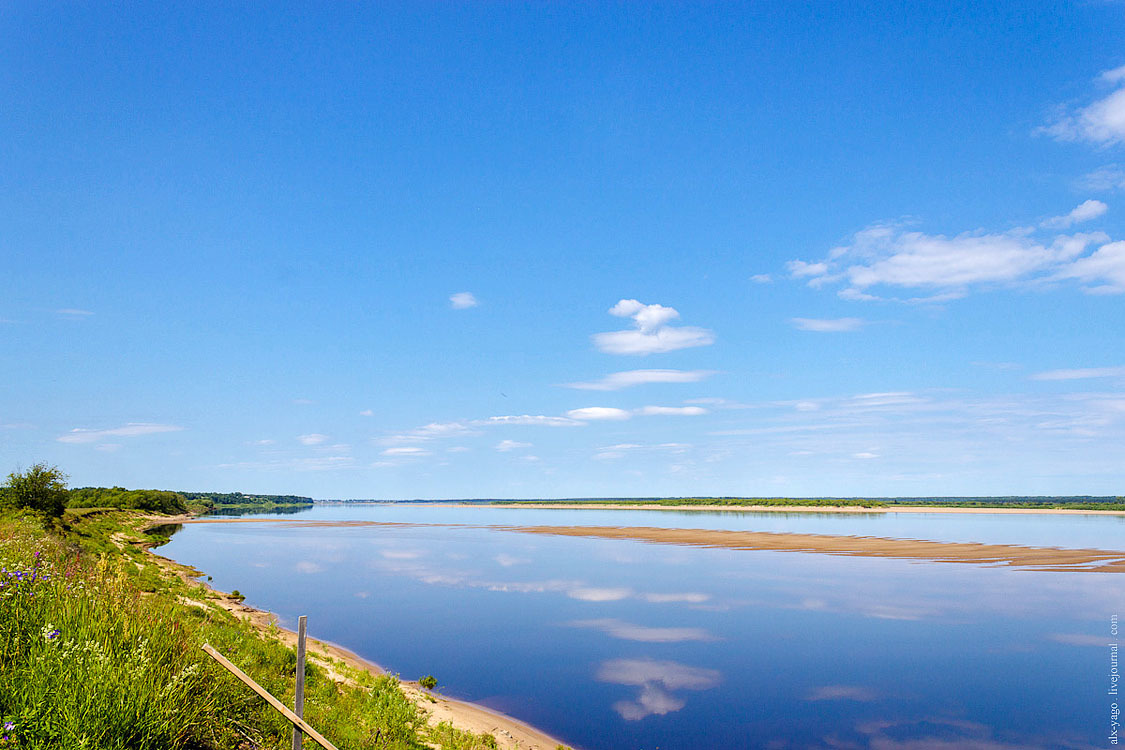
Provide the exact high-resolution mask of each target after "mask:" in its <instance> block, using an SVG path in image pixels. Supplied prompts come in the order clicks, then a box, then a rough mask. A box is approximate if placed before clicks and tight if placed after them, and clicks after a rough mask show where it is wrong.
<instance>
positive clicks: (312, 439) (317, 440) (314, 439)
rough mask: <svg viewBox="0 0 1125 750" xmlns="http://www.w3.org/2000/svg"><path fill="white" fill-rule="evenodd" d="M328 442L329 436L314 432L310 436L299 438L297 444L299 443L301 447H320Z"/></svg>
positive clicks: (300, 436)
mask: <svg viewBox="0 0 1125 750" xmlns="http://www.w3.org/2000/svg"><path fill="white" fill-rule="evenodd" d="M326 440H328V436H327V435H321V434H320V433H319V432H312V433H309V434H308V435H298V436H297V442H299V443H300V444H301V445H320V444H321V443H323V442H324V441H326Z"/></svg>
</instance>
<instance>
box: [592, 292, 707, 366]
mask: <svg viewBox="0 0 1125 750" xmlns="http://www.w3.org/2000/svg"><path fill="white" fill-rule="evenodd" d="M609 313H610V315H616V316H618V317H621V318H632V319H633V328H632V329H629V330H624V331H610V332H608V333H596V334H594V335H593V336H592V337H591V338H592V339H593V341H594V346H596V347H597V348H598V349H599V350H600V351H603V352H605V353H607V354H629V355H637V356H644V355H647V354H660V353H664V352H672V351H676V350H677V349H687V348H689V347H693V346H708V345H709V344H713V343H714V342H715V334H714V333H713V332H711V331H709V330H707V329H706V328H698V327H695V326H671V325H668V324H669V323H670V322H671V321H673V320H675V319H676V318H678V317H680V313H679V312H678V311H677V310H676V309H675V308H674V307H665V306H663V305H646V304H643V303H641V302H638V301H637V300H635V299H623V300H620V301H619V302H618V303H617V304H616V305H614V306H613V307H611V308H610V309H609Z"/></svg>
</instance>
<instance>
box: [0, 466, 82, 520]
mask: <svg viewBox="0 0 1125 750" xmlns="http://www.w3.org/2000/svg"><path fill="white" fill-rule="evenodd" d="M66 497H67V491H66V474H63V473H62V471H61V470H60V469H59V468H58V467H57V466H47V464H45V463H38V464H35V465H34V466H32V467H31V468H30V469H28V470H27V471H24V472H19V471H13V472H12V473H11V474H9V475H8V481H7V482H5V483H4V503H5V504H7V505H10V506H14V507H16V508H28V509H30V510H34V511H38V512H39V513H43V514H45V515H48V516H53V517H55V518H58V517H59V516H61V515H62V513H63V509H64V508H65V507H66Z"/></svg>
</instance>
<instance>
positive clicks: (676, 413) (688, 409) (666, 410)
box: [633, 406, 708, 417]
mask: <svg viewBox="0 0 1125 750" xmlns="http://www.w3.org/2000/svg"><path fill="white" fill-rule="evenodd" d="M633 413H634V414H639V415H641V416H642V417H658V416H668V417H697V416H700V415H702V414H707V413H708V412H707V410H706V409H704V408H703V407H702V406H642V407H641V408H640V409H636V410H635V411H634V412H633Z"/></svg>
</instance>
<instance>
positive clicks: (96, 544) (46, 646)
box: [0, 512, 495, 750]
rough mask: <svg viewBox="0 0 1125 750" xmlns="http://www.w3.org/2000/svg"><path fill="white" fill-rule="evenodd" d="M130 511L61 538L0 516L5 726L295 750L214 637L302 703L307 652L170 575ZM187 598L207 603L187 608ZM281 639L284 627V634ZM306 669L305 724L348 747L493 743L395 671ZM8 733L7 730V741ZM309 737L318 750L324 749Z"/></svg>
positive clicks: (152, 741)
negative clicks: (222, 662) (223, 663)
mask: <svg viewBox="0 0 1125 750" xmlns="http://www.w3.org/2000/svg"><path fill="white" fill-rule="evenodd" d="M132 518H133V516H131V515H130V514H127V513H120V512H117V513H104V512H99V513H95V512H80V513H70V514H68V516H67V517H66V518H65V519H64V521H63V522H61V524H60V525H59V526H58V527H57V528H56V529H55V530H54V531H53V532H50V533H49V532H47V531H44V528H43V526H42V522H41V521H40V520H38V519H36V518H33V517H25V518H21V517H14V516H7V517H2V518H0V584H2V586H0V724H6V723H9V722H10V723H11V725H12V728H11V729H10V730H8V731H7V732H6V734H7V736H8V738H9V739H8V744H7V745H5V747H17V748H25V749H26V750H40V749H42V750H47V749H48V748H50V749H52V750H70V749H72V748H73V749H75V750H77V749H79V748H81V749H83V750H86V749H89V750H126V749H128V750H149V749H150V748H151V750H168V749H175V748H185V749H191V750H207V749H212V748H213V749H218V748H237V749H238V750H251V749H252V748H288V747H289V743H290V739H289V738H290V732H291V727H290V725H289V723H288V722H287V721H286V720H285V719H283V718H282V717H281V716H280V715H279V714H278V713H276V712H275V711H273V709H271V708H269V707H268V706H267V704H266V703H265V702H264V701H262V700H261V699H260V698H258V697H257V696H256V695H254V694H253V693H252V692H251V691H250V690H249V689H248V688H246V686H244V685H243V684H242V683H240V682H238V681H237V680H236V679H235V678H234V677H233V676H232V675H230V674H229V673H228V672H226V670H224V669H223V668H222V667H220V666H219V665H218V664H217V663H215V662H214V661H213V660H212V659H211V658H210V657H208V656H207V655H206V654H205V653H204V652H203V651H202V650H201V646H202V644H203V643H205V642H207V643H210V644H211V645H212V646H214V647H215V648H216V649H217V650H218V651H219V652H220V653H222V654H223V655H224V656H226V657H227V658H228V659H230V660H231V661H232V662H234V663H235V664H236V665H237V666H238V667H239V668H241V669H242V670H243V671H245V672H246V673H247V674H249V675H250V676H251V677H252V678H253V679H255V680H256V681H257V682H258V683H259V684H261V685H262V686H263V687H264V688H266V690H268V691H270V692H271V693H272V694H273V695H275V696H276V697H277V698H278V699H280V700H281V701H283V702H285V703H288V704H290V705H291V704H292V700H293V685H294V681H295V670H296V656H295V654H294V652H293V651H292V649H290V648H289V647H287V646H286V645H285V644H284V643H282V642H281V641H280V640H279V639H278V638H277V637H276V636H275V634H270V633H264V634H263V633H261V632H260V631H258V630H256V629H254V628H252V627H251V626H249V625H247V624H245V623H243V622H241V621H239V620H237V619H235V618H234V617H233V616H231V615H230V614H228V613H227V612H225V611H223V610H222V609H220V608H218V607H216V606H213V605H210V604H208V603H207V596H206V590H205V589H204V588H203V587H202V586H198V585H195V586H192V585H189V584H186V583H184V582H183V581H181V580H180V579H179V578H177V577H175V576H170V575H168V574H166V573H163V572H162V571H160V569H159V568H158V566H156V565H155V564H154V563H153V562H152V560H151V557H150V556H149V555H147V554H146V553H145V552H144V551H143V549H141V548H140V547H139V546H138V545H136V544H126V545H124V547H123V548H122V547H120V546H118V545H117V544H115V543H114V541H113V540H114V537H115V535H116V537H117V538H118V539H119V540H122V539H124V538H128V539H132V540H137V539H141V538H142V537H141V535H140V534H138V533H137V532H136V531H135V529H134V528H133V525H132V524H133V521H132V520H131V519H132ZM184 598H187V599H192V600H195V601H197V602H203V606H198V605H197V604H188V603H184V602H183V601H182V600H183V599H184ZM275 633H276V631H275ZM333 669H334V670H335V671H337V672H339V673H341V674H346V676H347V677H348V679H349V680H350V682H351V684H347V685H340V684H337V683H336V682H335V681H333V680H332V679H330V678H329V676H328V675H327V673H326V672H325V671H324V670H323V669H322V668H321V667H319V666H317V665H316V664H312V663H310V664H309V665H308V666H307V668H306V683H305V694H306V708H305V718H306V719H307V720H308V721H309V723H310V724H312V726H314V727H315V728H316V729H317V730H318V731H320V732H321V733H322V734H323V735H325V736H326V737H328V738H329V739H330V740H331V741H332V742H333V743H335V744H336V745H337V746H338V747H340V748H341V749H342V750H343V749H345V748H357V749H368V748H370V749H372V750H375V749H378V750H423V748H426V747H428V746H431V745H436V746H438V747H442V748H446V750H475V749H476V748H488V747H494V746H495V745H494V744H493V745H489V744H488V743H489V742H490V741H493V742H494V740H492V738H491V737H489V738H488V739H485V738H484V737H482V736H478V735H472V734H470V733H466V732H460V731H459V730H455V729H453V728H452V727H448V728H442V727H438V728H430V727H428V726H427V725H426V724H425V722H424V714H423V713H422V711H421V710H420V709H419V708H418V707H417V706H416V705H415V704H414V703H412V702H411V701H410V700H409V699H408V698H407V697H406V696H405V695H404V694H403V693H402V691H401V690H400V689H399V686H398V681H397V679H396V678H394V677H391V676H375V675H371V674H369V673H366V672H361V671H359V670H351V669H349V668H347V667H345V666H344V665H342V664H335V665H333ZM3 734H4V733H3V732H0V736H2V735H3ZM312 746H313V745H312V743H311V740H307V739H306V747H312Z"/></svg>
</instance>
